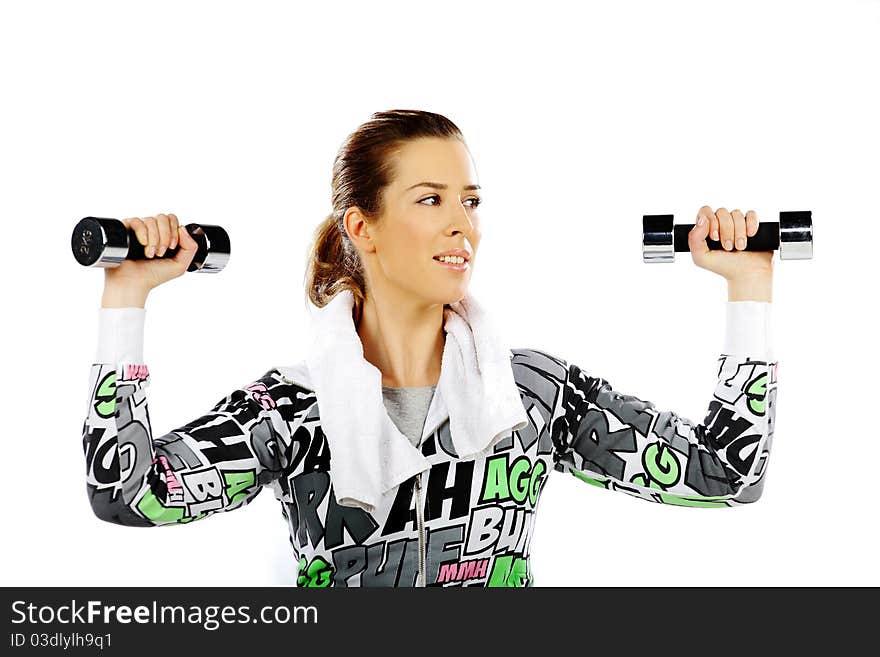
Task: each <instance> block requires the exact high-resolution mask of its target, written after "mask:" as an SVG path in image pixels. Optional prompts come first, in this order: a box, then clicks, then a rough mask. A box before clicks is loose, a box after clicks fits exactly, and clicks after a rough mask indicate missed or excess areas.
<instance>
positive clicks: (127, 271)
mask: <svg viewBox="0 0 880 657" xmlns="http://www.w3.org/2000/svg"><path fill="white" fill-rule="evenodd" d="M122 223H123V224H125V228H126V229H129V228H131V229H133V230H134V233H135V235H136V236H137V240H138V242H140V243H141V244H142V245H143V246H144V256H145V258H146V259H144V260H123V261H122V263H120V264H119V265H118V266H116V267H106V268H105V269H104V289H105V298H106V297H107V291H108V289H111V290H112V291H113V292H114V295H116V294H119V293H122V294H127V295H128V296H129V297H135V296H138V295H141V296H143V297H144V298H146V295H147V294H148V293H149V291H150V290H152V289H153V288H154V287H157V286H159V285H161V284H162V283H165V282H167V281H170V280H171V279H173V278H177V277H178V276H180V275H182V274H184V273H185V272H186V270H187V267H189V265H190V263H191V262H192V259H193V257H194V256H195V254H196V251H197V250H198V248H199V245H198V244H197V243H196V241H195V240H194V239H193V238H192V235H190V234H189V232H187V230H186V228H185V227H184V226H181V225H180V224H179V223H178V221H177V216H176V215H173V214H157V215H156V216H154V217H144V218H140V217H133V218H130V219H123V220H122ZM178 245H179V246H180V249H178V251H177V253H176V254H174V257H171V258H162V257H153V256H154V255H155V256H161V255H162V254H164V253H165V251H166V250H168V249H173V248H175V247H176V246H178Z"/></svg>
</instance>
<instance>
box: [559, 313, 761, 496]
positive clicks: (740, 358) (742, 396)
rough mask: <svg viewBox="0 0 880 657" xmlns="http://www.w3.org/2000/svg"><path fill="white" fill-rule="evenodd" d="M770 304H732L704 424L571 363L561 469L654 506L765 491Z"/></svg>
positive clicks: (563, 407)
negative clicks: (637, 395)
mask: <svg viewBox="0 0 880 657" xmlns="http://www.w3.org/2000/svg"><path fill="white" fill-rule="evenodd" d="M770 309H771V304H770V303H768V302H759V301H738V302H731V301H729V302H728V303H727V335H726V338H725V344H724V349H723V350H722V354H721V356H720V357H719V359H718V365H717V383H716V386H715V390H714V393H713V395H712V398H711V399H710V401H709V406H708V410H707V412H706V415H705V417H704V419H703V422H702V423H700V424H697V423H695V422H693V421H691V420H688V419H686V418H684V417H681V416H679V415H677V414H676V413H674V412H672V411H661V410H658V409H657V408H656V407H655V406H654V404H652V403H651V402H649V401H644V400H641V399H639V398H637V397H634V396H632V395H627V394H624V393H622V392H619V391H617V390H614V388H613V387H612V386H611V385H610V384H609V383H608V381H606V380H605V379H602V378H599V377H596V376H592V375H591V374H589V373H588V372H586V371H584V370H582V369H581V368H580V367H578V366H577V365H574V364H568V363H564V361H563V365H564V368H565V372H566V374H565V384H564V388H563V390H562V394H561V396H560V399H559V403H558V404H557V407H556V409H555V410H554V413H553V417H552V420H551V422H552V435H553V445H554V452H555V453H554V459H555V461H556V464H555V469H556V470H558V471H562V472H570V473H571V474H572V475H574V476H575V477H577V478H578V479H581V480H583V481H585V482H587V483H590V484H593V485H595V486H599V487H601V488H606V489H608V490H614V491H620V492H623V493H627V494H629V495H633V496H635V497H639V498H641V499H643V500H648V501H651V502H660V503H666V504H676V505H681V506H691V507H728V506H735V505H738V504H745V503H748V502H754V501H756V500H757V499H758V498H759V497H760V496H761V493H762V491H763V487H764V478H765V476H766V472H767V462H768V459H769V456H770V448H771V444H772V439H773V425H774V422H775V411H776V367H777V363H776V362H775V359H774V358H773V355H772V347H771V343H770V341H771V337H770V324H769V323H770Z"/></svg>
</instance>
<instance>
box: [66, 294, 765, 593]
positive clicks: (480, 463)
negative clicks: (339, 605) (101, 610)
mask: <svg viewBox="0 0 880 657" xmlns="http://www.w3.org/2000/svg"><path fill="white" fill-rule="evenodd" d="M769 307H770V304H769V303H763V302H751V301H748V302H728V304H727V322H728V323H727V336H726V338H725V345H724V350H723V352H722V353H721V355H720V356H719V358H718V360H717V363H716V374H717V383H716V385H715V389H714V392H713V394H712V396H711V397H710V399H709V402H708V408H707V410H706V414H705V417H704V419H703V421H702V422H701V423H695V422H693V421H691V420H688V419H686V418H684V417H680V416H678V415H677V414H675V413H674V412H672V411H663V410H659V409H657V408H656V407H655V406H654V404H652V403H651V402H648V401H643V400H641V399H639V398H637V397H634V396H632V395H628V394H624V393H622V392H619V391H617V390H615V389H614V388H613V387H612V386H611V384H610V383H609V382H608V381H606V380H605V379H603V378H600V377H598V376H596V375H594V374H591V373H590V372H588V371H587V370H585V369H582V368H580V367H579V366H577V365H575V364H573V363H569V362H567V361H565V360H563V359H562V358H559V357H557V356H554V355H551V354H548V353H545V352H544V351H541V350H538V349H531V348H516V349H511V350H510V364H511V367H512V369H513V373H514V379H515V382H516V385H517V388H518V390H519V394H520V397H521V399H522V403H523V406H524V408H525V409H526V411H527V415H528V417H529V423H528V426H526V427H525V428H523V429H520V430H516V431H512V432H511V433H510V435H508V436H506V437H505V438H504V439H502V440H501V442H498V443H497V444H496V445H495V447H494V450H493V451H491V452H490V453H488V454H486V455H485V456H483V457H479V458H476V459H473V460H461V459H458V458H457V455H456V454H455V452H454V449H453V447H452V442H451V441H450V439H449V438H450V436H449V417H448V412H446V410H445V405H444V404H443V403H442V397H441V398H439V399H436V400H434V401H432V404H431V407H430V409H429V411H428V416H427V419H426V422H425V427H424V431H423V438H422V441H421V442H420V443H419V449H420V450H421V452H422V454H423V455H424V456H426V457H427V459H428V461H429V463H430V468H429V469H428V470H426V471H424V472H422V473H419V474H418V475H416V476H414V477H412V478H410V479H409V480H407V481H405V482H404V483H403V484H401V485H399V486H398V487H397V488H396V489H395V490H393V491H392V492H391V493H390V494H388V495H386V496H384V497H383V499H382V502H381V504H379V505H378V506H377V508H376V509H375V510H374V512H373V513H368V512H367V511H365V510H363V509H360V508H353V507H349V506H343V505H340V504H338V503H337V500H336V497H335V495H334V489H333V485H332V481H331V470H332V454H331V453H330V450H329V448H328V444H327V440H326V439H325V435H324V433H323V432H322V428H321V415H320V409H319V404H318V400H317V399H316V396H315V393H314V391H313V390H312V389H311V388H310V383H311V379H310V375H309V370H308V368H307V367H306V366H305V362H304V361H302V362H300V363H297V364H295V365H293V366H286V367H273V368H271V369H269V370H268V371H266V372H265V373H264V374H263V375H262V376H260V377H258V378H256V379H255V380H252V381H250V382H248V383H247V384H245V385H242V386H241V387H240V388H238V389H236V390H233V391H231V392H229V394H227V395H226V396H224V397H223V398H222V399H220V400H219V401H217V403H216V404H215V405H214V406H213V407H212V408H211V409H209V410H207V412H205V413H204V414H203V415H201V416H199V417H196V418H195V419H193V420H191V421H190V422H187V423H186V424H184V425H183V426H180V427H177V428H175V429H172V430H171V431H168V432H166V433H162V434H160V435H155V434H154V432H153V428H152V426H151V424H150V413H149V407H148V403H147V391H148V388H149V384H150V380H151V376H150V373H149V371H148V367H147V365H146V364H145V363H143V362H140V361H142V360H143V358H142V355H141V354H140V353H139V350H138V349H130V348H129V347H128V346H126V342H129V343H130V342H131V341H132V340H133V339H135V338H134V337H133V336H132V335H130V334H131V333H132V332H133V331H135V330H136V329H131V328H128V329H120V330H119V331H118V332H117V334H116V335H114V336H111V338H110V339H112V340H115V341H116V342H117V349H116V351H114V352H113V353H115V354H117V355H116V356H113V357H112V358H105V359H104V360H106V361H108V362H95V363H93V364H92V366H91V373H90V382H89V392H88V409H87V414H86V418H85V422H84V424H83V427H82V445H83V451H84V456H85V461H86V470H87V474H86V488H87V494H88V499H89V501H90V504H91V508H92V510H93V512H94V514H95V515H96V516H97V517H98V518H100V519H102V520H105V521H108V522H111V523H116V524H119V525H127V526H132V527H156V526H169V525H172V526H173V525H185V524H187V523H190V522H194V521H197V520H201V519H204V518H207V517H209V516H211V515H212V514H214V513H217V512H219V511H231V510H235V509H241V508H243V507H245V506H246V505H247V504H248V503H249V502H250V501H251V500H253V499H254V498H255V497H256V495H258V494H259V493H260V491H261V490H262V489H263V488H264V487H271V488H272V490H273V491H274V495H275V497H276V498H277V499H278V501H279V502H280V506H281V511H282V515H283V517H284V520H285V522H286V523H287V525H288V527H289V531H290V543H291V546H292V548H293V552H294V555H295V558H296V559H297V561H298V579H297V582H296V584H297V586H532V585H533V584H534V577H533V573H532V568H531V565H530V562H529V547H530V542H531V537H532V529H533V524H534V520H535V512H536V509H537V506H538V501H539V499H540V496H541V492H542V491H543V489H544V486H545V484H546V481H547V477H548V475H549V474H550V472H552V471H557V472H561V473H570V474H571V475H573V476H574V477H576V478H578V479H579V480H582V481H584V482H586V483H588V484H591V485H593V486H597V487H600V488H605V489H607V490H610V491H619V492H622V493H626V494H628V495H632V496H634V497H637V498H640V499H642V500H646V501H650V502H658V503H663V504H673V505H684V506H690V507H719V508H725V507H733V506H737V505H742V504H747V503H750V502H754V501H756V500H757V499H758V498H759V497H760V496H761V493H762V489H763V486H764V479H765V475H766V472H767V463H768V458H769V454H770V449H771V443H772V437H773V425H774V417H775V397H776V382H777V378H776V371H777V364H776V362H772V360H773V359H772V357H771V356H770V354H771V352H770V347H769V346H768V345H769V339H768V338H767V335H766V333H765V329H766V328H767V322H768V317H769ZM102 310H106V309H102ZM113 310H114V311H117V310H118V311H120V312H122V313H123V314H124V313H125V312H127V311H128V312H130V311H132V310H133V309H113ZM141 310H142V309H141ZM126 332H127V333H128V335H127V334H126ZM438 393H439V389H438ZM438 393H435V396H436V394H438Z"/></svg>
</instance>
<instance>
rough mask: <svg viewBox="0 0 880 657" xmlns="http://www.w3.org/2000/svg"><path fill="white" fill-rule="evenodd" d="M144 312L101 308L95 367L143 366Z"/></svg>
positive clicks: (132, 308) (141, 310)
mask: <svg viewBox="0 0 880 657" xmlns="http://www.w3.org/2000/svg"><path fill="white" fill-rule="evenodd" d="M145 313H146V309H144V308H136V307H131V308H101V309H100V317H99V319H98V349H97V352H96V353H95V362H96V363H113V364H117V363H132V364H135V365H142V364H143V362H144V315H145Z"/></svg>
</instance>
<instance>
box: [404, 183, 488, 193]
mask: <svg viewBox="0 0 880 657" xmlns="http://www.w3.org/2000/svg"><path fill="white" fill-rule="evenodd" d="M413 187H433V188H434V189H446V188H447V187H449V185H444V184H443V183H438V182H430V181H426V182H420V183H416V184H415V185H410V186H409V187H407V188H406V189H405V190H403V191H405V192H408V191H409V190H411V189H412V188H413ZM462 189H480V186H479V185H465V186H464V187H463V188H462Z"/></svg>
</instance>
